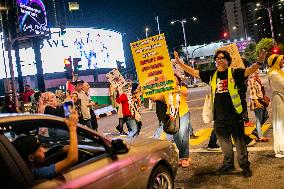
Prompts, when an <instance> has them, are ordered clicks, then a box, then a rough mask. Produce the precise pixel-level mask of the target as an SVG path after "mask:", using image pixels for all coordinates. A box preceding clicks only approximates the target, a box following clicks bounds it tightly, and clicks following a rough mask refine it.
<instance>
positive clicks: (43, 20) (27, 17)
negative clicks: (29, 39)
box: [17, 0, 49, 36]
mask: <svg viewBox="0 0 284 189" xmlns="http://www.w3.org/2000/svg"><path fill="white" fill-rule="evenodd" d="M17 8H18V19H19V28H20V35H22V36H26V35H40V34H46V33H48V32H49V28H48V23H47V15H46V10H45V6H44V4H43V2H42V1H41V0H17Z"/></svg>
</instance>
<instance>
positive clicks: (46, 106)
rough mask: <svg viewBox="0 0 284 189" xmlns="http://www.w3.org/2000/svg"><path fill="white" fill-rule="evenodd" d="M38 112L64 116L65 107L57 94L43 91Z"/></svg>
mask: <svg viewBox="0 0 284 189" xmlns="http://www.w3.org/2000/svg"><path fill="white" fill-rule="evenodd" d="M38 113H40V114H50V115H55V116H59V117H64V109H63V107H62V106H60V105H59V103H58V101H57V99H56V95H55V94H54V93H52V92H45V93H42V95H41V97H40V99H39V107H38Z"/></svg>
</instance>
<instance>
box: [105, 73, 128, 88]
mask: <svg viewBox="0 0 284 189" xmlns="http://www.w3.org/2000/svg"><path fill="white" fill-rule="evenodd" d="M106 78H107V80H108V81H109V82H110V83H111V85H112V86H113V87H114V88H122V87H124V86H125V85H126V84H127V82H126V81H125V79H124V78H123V76H122V75H121V74H120V72H119V71H118V70H117V69H113V70H112V71H110V72H109V73H107V74H106Z"/></svg>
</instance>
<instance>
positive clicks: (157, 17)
mask: <svg viewBox="0 0 284 189" xmlns="http://www.w3.org/2000/svg"><path fill="white" fill-rule="evenodd" d="M155 20H156V21H157V25H158V32H159V34H161V30H160V22H159V16H156V17H155Z"/></svg>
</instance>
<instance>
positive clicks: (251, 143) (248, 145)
mask: <svg viewBox="0 0 284 189" xmlns="http://www.w3.org/2000/svg"><path fill="white" fill-rule="evenodd" d="M255 144H256V141H255V140H251V142H250V143H248V144H247V147H251V146H254V145H255Z"/></svg>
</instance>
